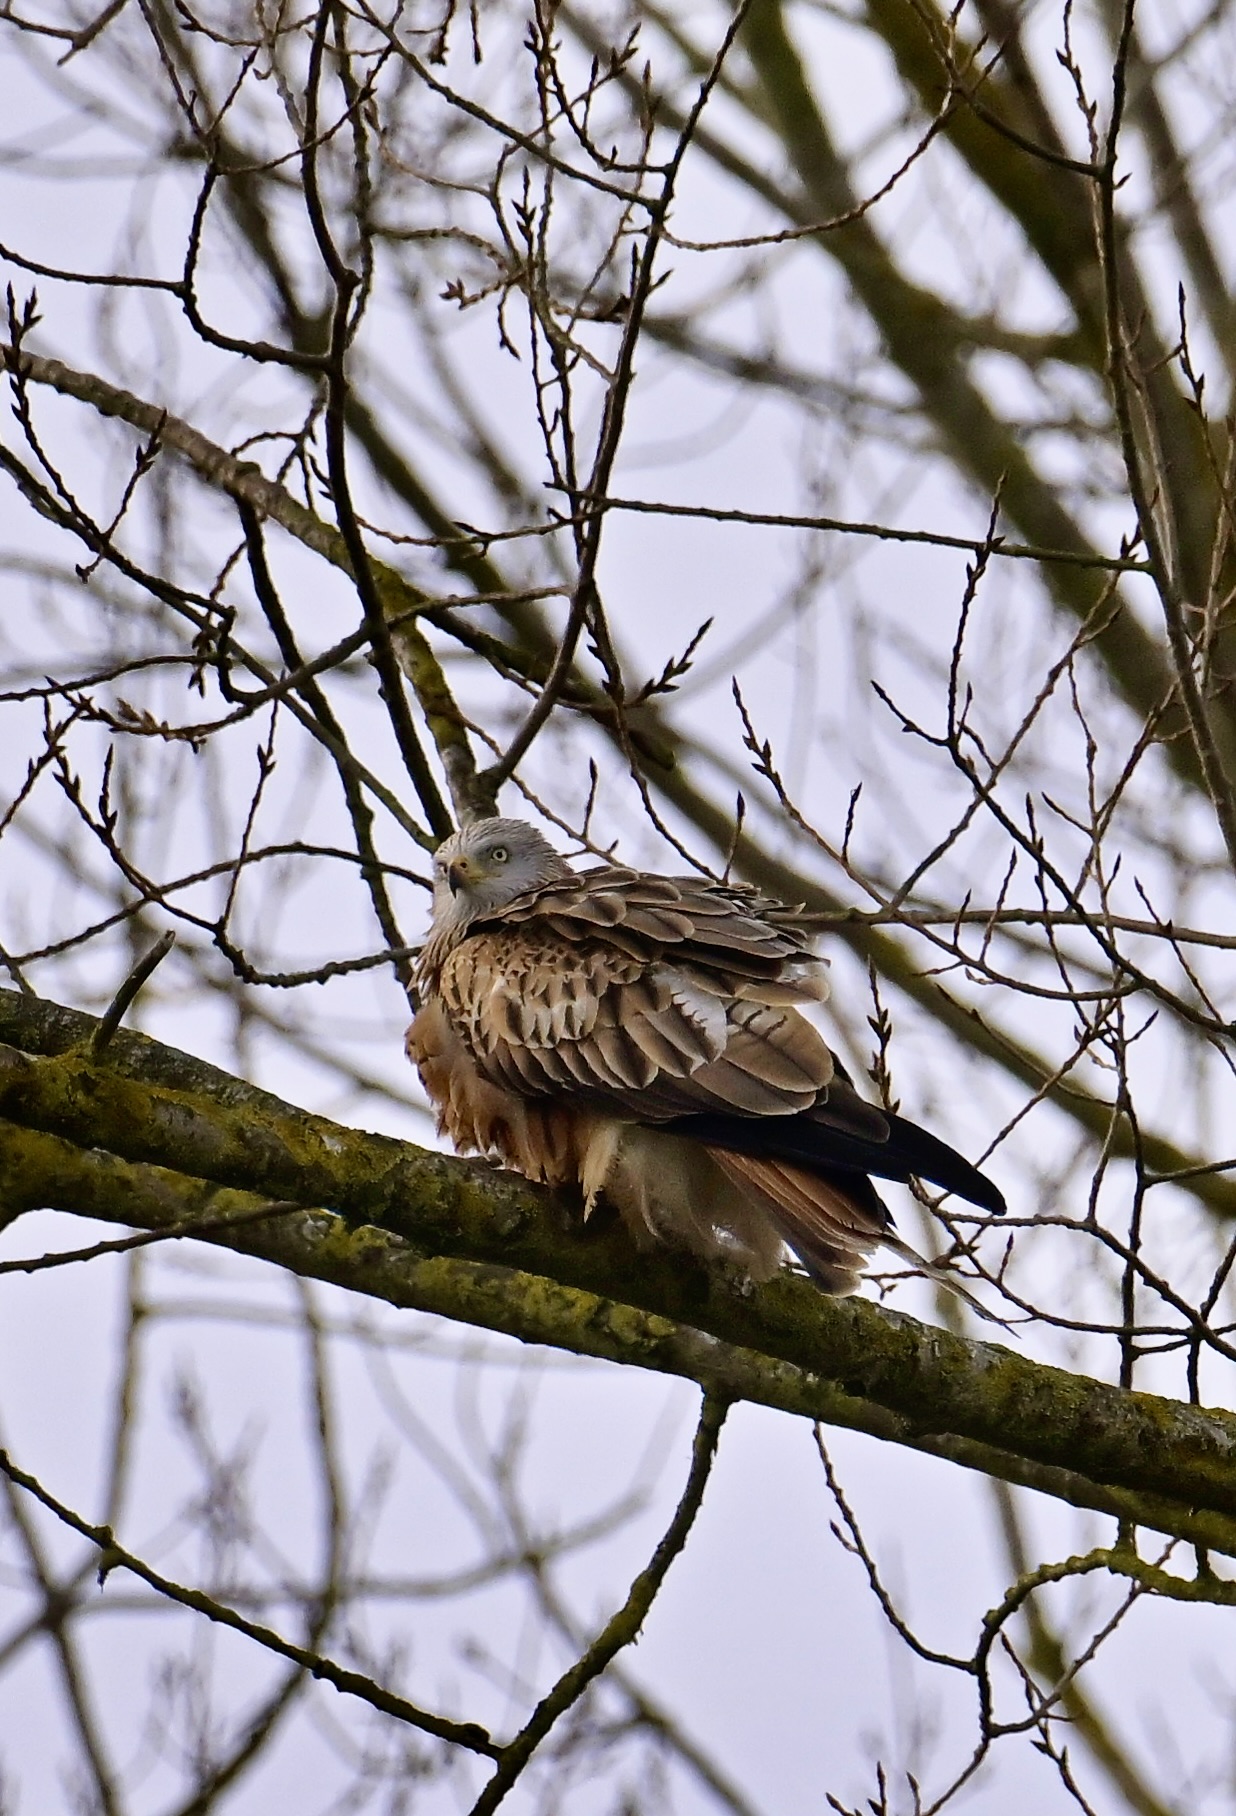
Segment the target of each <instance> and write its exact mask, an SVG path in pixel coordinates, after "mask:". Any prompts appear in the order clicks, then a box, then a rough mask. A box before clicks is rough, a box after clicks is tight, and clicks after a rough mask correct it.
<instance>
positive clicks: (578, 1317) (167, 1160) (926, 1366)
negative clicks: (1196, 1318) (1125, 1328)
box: [0, 992, 1236, 1554]
mask: <svg viewBox="0 0 1236 1816" xmlns="http://www.w3.org/2000/svg"><path fill="white" fill-rule="evenodd" d="M96 1025H97V1024H96V1023H95V1021H94V1020H93V1018H91V1017H89V1016H81V1015H76V1014H73V1013H72V1012H69V1011H65V1010H61V1009H58V1008H56V1007H55V1006H54V1005H50V1004H45V1003H42V1002H40V1001H38V1000H37V999H31V998H23V997H18V996H16V995H15V994H13V993H10V992H0V1033H3V1034H5V1035H7V1037H8V1041H9V1043H10V1044H8V1045H6V1046H3V1047H0V1117H3V1118H5V1119H6V1123H5V1125H4V1126H3V1127H0V1178H2V1180H3V1188H2V1189H3V1202H4V1204H5V1207H6V1208H7V1209H8V1210H9V1211H10V1212H17V1211H20V1210H22V1209H25V1208H32V1207H34V1206H51V1207H55V1208H59V1209H63V1210H69V1211H77V1212H81V1213H84V1214H88V1215H91V1216H97V1217H101V1218H105V1219H107V1220H110V1221H113V1222H119V1223H124V1224H126V1225H135V1226H136V1227H139V1228H142V1229H156V1230H165V1231H171V1232H173V1233H177V1232H180V1233H186V1234H188V1233H192V1226H193V1224H194V1223H195V1222H198V1221H201V1220H203V1219H206V1220H209V1221H210V1222H211V1224H212V1226H213V1227H212V1229H211V1231H210V1232H209V1234H208V1235H207V1238H206V1239H208V1240H212V1241H215V1242H223V1243H225V1244H226V1245H227V1246H229V1247H232V1248H234V1249H236V1250H237V1251H239V1252H243V1253H247V1254H252V1255H257V1256H261V1257H263V1258H265V1259H267V1260H269V1261H272V1262H275V1263H276V1264H278V1265H280V1266H284V1267H287V1268H290V1269H292V1270H294V1271H296V1272H298V1273H302V1274H309V1275H313V1276H314V1277H317V1278H320V1279H326V1280H332V1281H334V1282H335V1283H336V1284H338V1285H340V1286H344V1287H347V1288H349V1289H351V1290H354V1291H360V1292H365V1293H369V1294H371V1295H373V1296H375V1297H378V1298H383V1299H386V1300H388V1301H389V1302H390V1303H392V1304H396V1305H407V1306H415V1307H419V1308H420V1309H423V1310H426V1311H431V1312H435V1313H440V1314H442V1315H444V1316H448V1317H453V1318H456V1319H460V1320H463V1321H466V1322H470V1323H474V1324H477V1325H481V1326H484V1327H485V1328H487V1329H492V1330H499V1331H505V1332H507V1333H508V1334H510V1335H512V1336H516V1337H519V1338H522V1339H523V1340H525V1341H530V1342H538V1343H547V1344H553V1345H556V1346H557V1347H560V1348H564V1349H568V1350H573V1351H576V1352H578V1353H580V1354H584V1355H591V1356H602V1357H605V1358H607V1359H609V1360H612V1361H616V1362H625V1363H631V1364H634V1365H636V1366H639V1367H643V1368H651V1369H656V1370H659V1371H662V1372H665V1373H670V1374H678V1375H684V1376H687V1377H689V1378H691V1379H693V1380H695V1381H698V1382H699V1383H700V1384H701V1386H703V1387H705V1388H706V1389H708V1390H710V1391H713V1392H716V1393H718V1394H722V1395H724V1396H726V1397H729V1398H744V1399H751V1400H755V1401H759V1402H761V1403H763V1404H766V1405H771V1406H777V1407H780V1408H782V1409H784V1410H786V1411H791V1412H795V1413H798V1414H800V1415H803V1414H805V1415H807V1416H809V1417H812V1418H819V1419H823V1420H825V1421H826V1422H828V1423H832V1424H839V1425H844V1426H849V1427H852V1428H854V1429H858V1430H862V1431H867V1432H870V1433H871V1434H872V1435H874V1436H878V1437H882V1438H885V1439H887V1440H891V1441H893V1442H896V1443H901V1444H906V1445H909V1446H911V1447H913V1448H916V1449H920V1450H924V1451H927V1452H929V1453H931V1454H933V1455H937V1456H942V1457H945V1458H948V1459H950V1460H952V1461H954V1462H957V1463H961V1464H964V1465H966V1466H967V1467H971V1468H978V1469H982V1470H985V1471H987V1472H988V1473H990V1474H993V1475H996V1476H1000V1477H1002V1478H1004V1479H1007V1480H1010V1481H1016V1482H1022V1483H1025V1484H1027V1485H1029V1486H1033V1487H1035V1488H1038V1489H1041V1490H1042V1491H1043V1492H1046V1493H1049V1494H1053V1495H1056V1496H1058V1497H1059V1498H1062V1499H1064V1500H1067V1501H1071V1502H1073V1503H1074V1504H1077V1505H1082V1506H1088V1507H1095V1508H1098V1509H1099V1510H1101V1511H1104V1512H1108V1513H1112V1514H1115V1515H1116V1516H1117V1517H1120V1518H1123V1519H1125V1520H1130V1521H1134V1522H1136V1523H1139V1524H1143V1525H1147V1526H1153V1527H1156V1528H1158V1529H1160V1530H1163V1531H1166V1532H1171V1533H1174V1534H1177V1535H1179V1536H1182V1537H1188V1538H1190V1539H1192V1540H1193V1541H1194V1542H1196V1543H1199V1544H1204V1545H1206V1546H1209V1547H1211V1548H1213V1549H1216V1550H1222V1551H1225V1552H1228V1553H1232V1554H1236V1417H1233V1416H1232V1415H1229V1414H1227V1413H1223V1412H1211V1411H1206V1410H1204V1409H1201V1408H1198V1407H1193V1406H1189V1405H1185V1404H1182V1403H1177V1402H1174V1401H1171V1400H1167V1399H1163V1398H1160V1397H1158V1396H1155V1395H1151V1394H1140V1393H1128V1392H1125V1391H1123V1390H1121V1389H1120V1388H1117V1387H1113V1386H1110V1385H1108V1384H1107V1383H1104V1382H1100V1381H1095V1380H1092V1379H1089V1378H1088V1377H1085V1376H1080V1375H1074V1374H1069V1373H1068V1372H1066V1371H1065V1370H1062V1369H1058V1368H1052V1367H1048V1366H1046V1365H1044V1364H1041V1363H1036V1362H1034V1361H1032V1360H1030V1359H1029V1358H1027V1357H1025V1356H1022V1355H1018V1354H1015V1353H1014V1352H1012V1351H1011V1350H1008V1349H1005V1348H1003V1347H1001V1346H999V1345H996V1344H989V1343H974V1342H967V1341H965V1340H963V1339H961V1338H959V1337H956V1336H954V1335H952V1334H951V1333H949V1332H947V1331H943V1330H938V1329H934V1328H932V1327H930V1326H926V1325H923V1324H920V1323H918V1322H917V1321H916V1320H914V1319H913V1318H909V1317H905V1316H904V1315H902V1314H900V1313H896V1312H892V1311H888V1310H885V1309H882V1308H880V1307H878V1306H875V1305H872V1304H869V1303H867V1302H866V1301H864V1300H861V1299H851V1300H835V1299H828V1298H826V1297H824V1296H823V1295H822V1294H820V1293H818V1292H816V1291H815V1289H814V1288H812V1287H811V1286H809V1285H808V1284H807V1283H805V1282H804V1281H802V1280H799V1279H796V1278H794V1277H791V1276H790V1275H788V1274H787V1275H785V1276H783V1277H782V1278H780V1279H778V1280H775V1281H773V1282H772V1283H770V1284H769V1285H768V1286H767V1287H765V1288H763V1289H762V1290H761V1291H760V1292H758V1293H757V1294H755V1295H753V1296H752V1297H751V1298H749V1299H747V1298H743V1297H741V1296H740V1295H739V1294H737V1293H736V1292H735V1291H734V1290H733V1284H732V1282H730V1281H728V1280H727V1279H726V1278H725V1277H724V1276H723V1275H722V1274H720V1273H718V1272H715V1271H708V1270H705V1269H703V1268H701V1267H698V1266H696V1265H694V1264H692V1263H690V1262H688V1261H686V1260H685V1259H684V1258H682V1257H681V1256H676V1255H673V1254H669V1253H666V1252H662V1253H659V1254H656V1255H651V1256H645V1255H639V1254H636V1253H635V1252H634V1251H633V1250H632V1248H631V1246H630V1244H629V1242H628V1240H627V1238H626V1236H625V1234H624V1233H623V1231H622V1230H621V1228H620V1227H619V1226H618V1225H617V1224H616V1223H613V1224H611V1225H610V1226H609V1227H607V1228H601V1229H595V1228H592V1227H590V1228H589V1230H588V1231H587V1232H586V1233H585V1232H584V1231H583V1230H582V1227H581V1224H580V1221H579V1219H578V1217H577V1216H576V1214H575V1212H574V1210H573V1207H571V1206H570V1205H568V1204H565V1203H564V1202H562V1201H561V1200H560V1199H558V1198H556V1197H554V1196H553V1195H552V1194H550V1193H548V1192H544V1191H541V1190H538V1189H536V1188H534V1187H532V1186H529V1185H527V1184H526V1183H525V1182H524V1181H523V1180H520V1179H518V1178H516V1177H515V1176H513V1175H511V1174H507V1173H498V1172H495V1171H493V1170H492V1169H491V1168H489V1167H487V1166H484V1165H479V1164H476V1163H470V1162H465V1161H460V1160H454V1159H450V1158H447V1157H445V1156H443V1155H438V1154H431V1153H427V1152H425V1151H424V1150H422V1149H419V1148H416V1147H413V1146H411V1145H410V1144H407V1143H402V1142H398V1141H394V1140H391V1139H390V1138H389V1137H386V1136H380V1135H373V1134H368V1133H366V1132H364V1131H362V1130H357V1129H350V1128H346V1127H344V1126H342V1125H340V1124H337V1123H333V1122H330V1121H329V1120H328V1119H326V1118H324V1117H318V1116H312V1115H310V1114H308V1113H307V1112H305V1111H302V1110H298V1109H295V1108H294V1107H293V1106H291V1105H288V1104H284V1103H282V1102H280V1100H279V1099H277V1098H275V1097H272V1096H270V1094H269V1093H266V1092H262V1091H258V1090H256V1089H255V1088H254V1087H252V1086H250V1085H247V1084H245V1083H244V1082H243V1081H242V1080H239V1079H234V1078H232V1077H231V1076H230V1075H229V1074H227V1073H224V1072H220V1071H218V1070H217V1069H216V1068H214V1067H210V1066H206V1065H203V1064H202V1062H200V1061H197V1060H194V1059H192V1058H190V1057H189V1056H188V1055H186V1054H181V1053H177V1052H176V1051H175V1050H174V1049H171V1048H167V1047H163V1046H161V1045H159V1044H158V1043H157V1042H154V1041H150V1040H147V1039H145V1038H144V1037H142V1036H140V1035H133V1034H125V1033H122V1034H120V1035H118V1036H117V1038H116V1041H115V1042H114V1044H113V1047H112V1048H110V1049H109V1050H108V1054H107V1058H106V1061H105V1062H104V1063H100V1062H99V1061H96V1060H92V1059H91V1058H90V1057H89V1055H88V1053H87V1051H86V1046H85V1043H86V1041H87V1040H88V1039H89V1036H90V1035H91V1034H92V1032H93V1030H94V1028H95V1027H96ZM32 1049H33V1050H32ZM40 1049H41V1050H40ZM263 1199H266V1200H271V1199H274V1200H279V1201H286V1202H288V1203H290V1204H292V1205H293V1206H302V1207H303V1210H300V1211H295V1210H293V1211H291V1212H288V1213H287V1214H284V1215H280V1216H278V1217H277V1218H272V1219H271V1221H270V1222H266V1223H255V1222H253V1221H252V1217H253V1212H254V1210H255V1209H256V1208H258V1207H260V1204H261V1201H262V1200H263ZM321 1207H328V1209H329V1211H330V1212H333V1213H336V1214H335V1215H329V1214H327V1212H326V1211H324V1210H323V1209H322V1208H321ZM233 1214H234V1215H235V1216H237V1217H238V1218H240V1217H247V1219H248V1221H246V1222H244V1223H243V1224H238V1226H237V1228H236V1229H235V1230H234V1231H232V1230H220V1229H219V1228H218V1223H219V1221H220V1220H222V1219H225V1218H227V1217H228V1216H229V1215H233ZM204 1234H205V1232H204Z"/></svg>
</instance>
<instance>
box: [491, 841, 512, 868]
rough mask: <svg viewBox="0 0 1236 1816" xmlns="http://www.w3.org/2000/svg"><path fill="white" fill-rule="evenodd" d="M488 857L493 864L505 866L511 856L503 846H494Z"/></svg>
mask: <svg viewBox="0 0 1236 1816" xmlns="http://www.w3.org/2000/svg"><path fill="white" fill-rule="evenodd" d="M489 855H490V857H491V858H492V859H493V861H494V863H495V864H505V863H506V860H507V859H508V858H509V857H510V855H511V854H510V852H509V851H508V850H507V848H506V846H505V845H495V846H494V847H493V849H492V850H491V851H490V854H489Z"/></svg>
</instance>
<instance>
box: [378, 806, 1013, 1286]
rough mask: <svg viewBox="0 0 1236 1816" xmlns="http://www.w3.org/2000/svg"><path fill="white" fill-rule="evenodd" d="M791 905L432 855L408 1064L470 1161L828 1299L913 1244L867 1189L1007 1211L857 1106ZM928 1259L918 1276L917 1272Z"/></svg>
mask: <svg viewBox="0 0 1236 1816" xmlns="http://www.w3.org/2000/svg"><path fill="white" fill-rule="evenodd" d="M809 937H810V936H809V934H808V931H807V930H806V929H805V928H804V927H803V926H802V924H801V922H800V921H799V919H798V918H797V915H796V913H795V911H794V910H793V909H790V908H786V907H784V906H782V905H780V904H778V903H776V902H774V901H771V900H769V899H768V898H767V897H765V896H763V895H761V894H759V893H758V892H757V891H755V890H754V889H749V888H745V887H739V886H735V885H732V884H725V883H717V882H712V881H710V880H708V879H707V878H703V877H697V876H656V875H650V874H646V873H644V872H642V871H637V870H625V869H619V868H617V867H604V868H600V869H592V870H583V871H574V870H572V869H571V868H570V866H569V865H568V864H567V863H566V862H565V860H564V859H563V858H562V857H561V856H560V855H559V854H558V852H556V851H555V850H554V849H553V847H552V846H551V845H550V844H549V842H548V841H547V840H546V839H545V838H543V837H542V835H541V834H540V833H539V832H538V831H537V830H536V828H535V827H533V826H529V825H527V824H526V823H525V822H524V821H522V820H508V819H484V820H479V821H476V822H474V823H473V824H472V825H469V826H466V827H464V829H463V830H462V831H460V832H457V833H455V834H454V835H453V836H452V837H451V838H449V839H447V840H445V841H444V843H443V844H442V845H440V846H439V848H438V850H437V852H436V854H435V856H434V904H433V919H432V923H431V926H430V930H429V936H428V939H427V941H426V943H425V946H424V948H423V951H422V953H421V957H420V961H419V965H418V971H417V983H418V987H419V992H420V1009H419V1011H418V1013H417V1016H416V1019H415V1021H414V1022H413V1023H412V1026H411V1028H410V1029H409V1030H408V1043H407V1044H408V1055H409V1057H410V1058H411V1060H412V1061H413V1063H414V1064H415V1065H416V1067H417V1068H418V1070H419V1072H420V1076H421V1080H422V1082H423V1084H424V1086H425V1089H426V1091H427V1093H428V1095H429V1097H430V1099H431V1101H432V1102H433V1104H434V1107H435V1109H436V1112H437V1117H438V1125H439V1129H440V1131H442V1132H444V1133H445V1134H447V1135H449V1137H450V1139H451V1141H452V1142H453V1143H454V1145H455V1147H456V1148H457V1149H458V1150H459V1151H461V1152H464V1153H468V1152H472V1153H481V1154H486V1155H490V1156H492V1157H495V1158H497V1159H500V1160H501V1161H502V1162H503V1163H504V1164H506V1165H508V1166H511V1167H514V1168H516V1169H517V1170H518V1171H519V1172H520V1173H523V1174H524V1175H525V1176H526V1177H527V1178H529V1179H533V1180H538V1181H541V1182H542V1183H544V1184H546V1185H550V1186H575V1185H577V1186H578V1187H579V1188H580V1189H581V1190H582V1192H583V1197H584V1205H585V1214H586V1215H587V1214H588V1213H590V1212H591V1211H592V1209H593V1207H594V1206H595V1205H596V1203H597V1201H598V1199H605V1200H608V1201H609V1202H610V1203H611V1204H612V1205H613V1206H614V1207H615V1208H616V1209H617V1211H618V1212H619V1213H620V1214H621V1216H622V1218H623V1221H624V1222H625V1223H626V1225H627V1227H628V1228H629V1229H630V1230H631V1232H632V1234H633V1236H634V1237H635V1239H636V1241H637V1242H639V1243H640V1244H641V1245H643V1246H650V1245H652V1244H653V1243H656V1242H658V1241H659V1242H665V1243H668V1244H671V1245H673V1246H675V1247H678V1248H685V1249H687V1250H690V1251H691V1252H693V1253H694V1254H696V1255H698V1256H701V1257H702V1258H704V1259H707V1260H712V1259H717V1258H720V1257H725V1258H728V1259H729V1260H730V1262H731V1263H733V1264H734V1266H735V1267H736V1268H738V1269H739V1270H741V1271H742V1272H744V1273H745V1274H746V1275H747V1276H748V1277H750V1278H751V1279H753V1280H765V1279H768V1278H769V1277H770V1276H771V1275H772V1274H773V1273H774V1272H775V1270H776V1268H777V1267H778V1265H779V1263H780V1262H781V1260H782V1259H783V1255H784V1245H788V1247H789V1248H790V1249H792V1250H793V1252H794V1254H795V1255H796V1256H797V1257H798V1259H799V1261H800V1262H801V1263H802V1265H803V1267H804V1268H805V1269H806V1270H807V1272H808V1274H809V1275H810V1276H811V1277H812V1279H813V1280H814V1281H815V1282H816V1283H817V1285H819V1286H820V1287H822V1288H823V1289H824V1291H826V1292H831V1293H839V1292H849V1291H852V1290H853V1288H854V1286H855V1285H856V1283H857V1280H858V1276H859V1274H860V1272H861V1270H862V1267H863V1265H864V1263H865V1261H866V1258H867V1256H868V1255H869V1254H870V1253H871V1251H872V1250H873V1249H874V1248H876V1247H877V1246H878V1245H879V1244H881V1243H884V1244H886V1245H888V1246H890V1247H892V1248H894V1249H897V1250H900V1251H901V1252H910V1253H912V1251H906V1250H905V1246H904V1245H903V1244H902V1243H901V1242H900V1241H899V1240H898V1238H897V1236H896V1234H895V1232H894V1231H893V1228H892V1219H891V1217H890V1215H889V1213H888V1211H887V1209H886V1208H885V1206H884V1204H883V1202H882V1201H881V1199H880V1198H879V1196H878V1194H877V1192H876V1190H875V1187H874V1186H873V1185H872V1183H871V1179H870V1177H869V1175H871V1174H875V1175H877V1176H878V1177H879V1178H882V1179H897V1180H908V1179H909V1178H910V1177H911V1176H915V1177H918V1178H920V1179H925V1180H929V1181H930V1182H931V1183H932V1184H933V1185H937V1186H940V1187H943V1188H944V1189H945V1190H946V1191H949V1192H956V1193H958V1194H959V1195H960V1196H961V1197H962V1198H966V1199H968V1200H969V1201H970V1202H971V1203H972V1204H976V1205H979V1206H981V1208H982V1209H983V1210H984V1211H989V1212H993V1213H998V1212H1000V1211H1003V1209H1004V1200H1003V1198H1002V1196H1001V1194H1000V1192H999V1191H998V1190H997V1188H996V1187H995V1186H994V1185H993V1184H992V1183H991V1181H990V1180H989V1179H987V1178H985V1177H984V1175H983V1174H982V1173H980V1172H978V1171H977V1169H976V1168H975V1167H973V1166H971V1165H970V1164H969V1162H968V1161H966V1160H963V1159H962V1157H961V1155H960V1154H958V1153H956V1152H955V1151H954V1150H953V1149H952V1148H950V1147H948V1146H946V1145H945V1143H944V1142H942V1141H939V1140H937V1138H936V1137H935V1136H934V1135H929V1134H928V1133H927V1132H926V1131H925V1130H923V1129H920V1128H917V1127H916V1126H915V1125H914V1124H913V1123H912V1122H907V1121H905V1120H904V1118H902V1117H900V1116H895V1115H893V1114H892V1113H891V1112H890V1111H888V1110H883V1109H880V1108H878V1107H877V1106H876V1105H874V1104H871V1103H868V1102H866V1101H865V1100H864V1099H863V1098H862V1097H860V1096H859V1094H858V1092H857V1091H856V1090H855V1089H854V1086H853V1084H852V1083H851V1081H850V1079H849V1077H848V1076H847V1074H846V1072H845V1070H844V1068H843V1067H842V1065H841V1062H840V1061H839V1060H838V1059H837V1057H836V1055H835V1054H834V1053H832V1052H831V1051H830V1050H829V1048H828V1047H827V1046H826V1045H825V1043H824V1041H823V1039H822V1038H821V1037H820V1035H819V1034H818V1033H817V1032H816V1030H815V1028H814V1027H813V1026H812V1024H811V1022H810V1021H808V1019H807V1018H806V1016H805V1015H803V1014H802V1013H801V1011H800V1007H799V1005H801V1004H804V1003H812V1002H820V1001H822V1000H823V999H824V998H825V996H826V995H827V986H826V984H825V981H824V976H823V970H822V966H821V963H820V961H819V960H818V959H817V958H815V956H814V955H813V953H812V951H811V949H810V944H809ZM915 1259H916V1260H917V1259H918V1258H917V1257H915Z"/></svg>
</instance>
